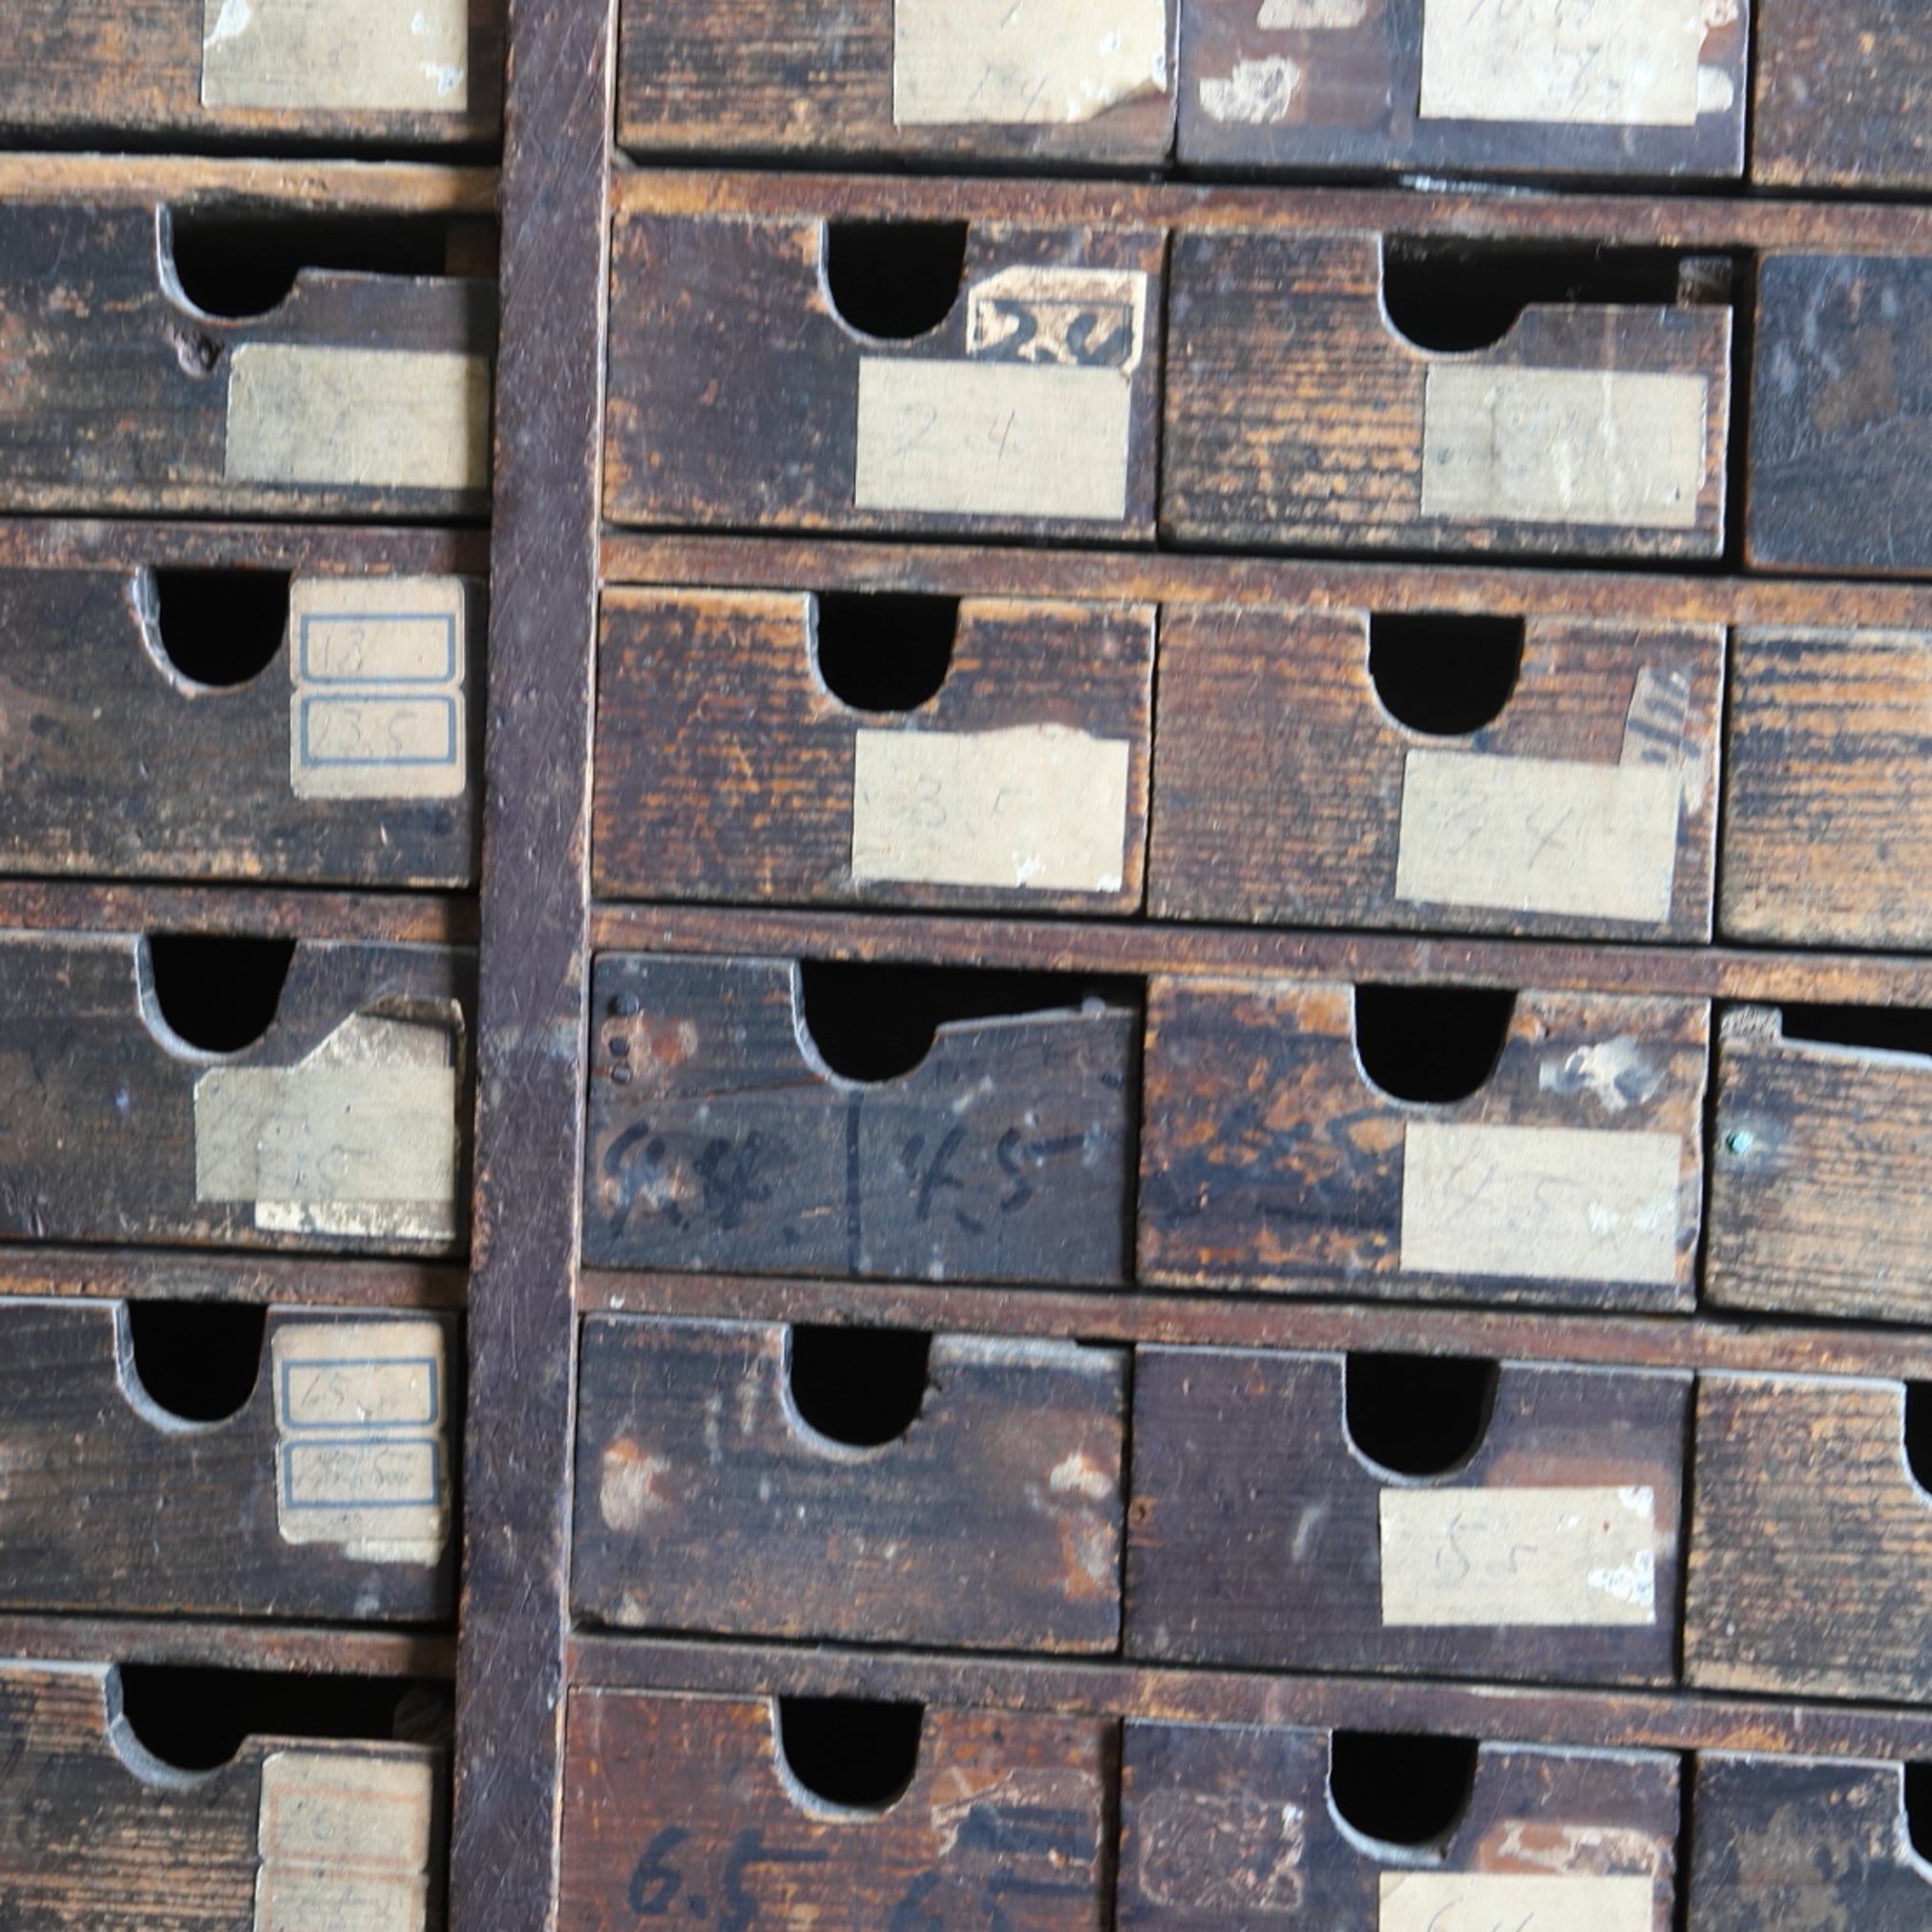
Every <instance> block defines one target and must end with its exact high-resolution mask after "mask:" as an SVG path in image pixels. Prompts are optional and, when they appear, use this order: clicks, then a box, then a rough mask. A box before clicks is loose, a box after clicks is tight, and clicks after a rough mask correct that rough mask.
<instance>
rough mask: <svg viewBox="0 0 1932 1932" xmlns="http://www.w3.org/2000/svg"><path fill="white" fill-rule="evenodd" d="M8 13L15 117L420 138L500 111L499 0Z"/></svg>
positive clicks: (282, 2) (342, 138) (185, 1)
mask: <svg viewBox="0 0 1932 1932" xmlns="http://www.w3.org/2000/svg"><path fill="white" fill-rule="evenodd" d="M8 26H9V28H10V30H11V31H10V43H11V44H10V49H9V52H10V60H9V62H8V65H7V68H6V70H5V72H4V73H0V129H4V130H7V131H9V132H14V131H22V130H30V129H31V130H32V131H34V132H36V133H41V134H51V133H58V134H62V135H69V136H72V135H81V134H93V133H98V132H100V131H103V130H109V129H112V130H117V131H119V132H120V133H121V134H122V135H123V136H125V135H127V134H129V133H134V134H137V135H140V136H156V135H159V134H163V133H165V134H170V135H175V136H185V137H186V138H187V139H188V140H189V141H191V142H192V141H197V140H217V139H220V140H224V141H225V140H236V139H252V140H253V141H255V142H256V143H257V144H258V145H261V144H268V143H274V142H279V141H281V140H283V139H285V138H288V137H292V136H306V137H308V138H310V139H325V138H326V140H328V141H329V142H331V143H332V144H337V145H340V144H346V143H347V144H354V143H362V142H382V143H385V144H389V145H398V146H400V145H405V144H406V145H408V146H410V147H419V146H423V145H425V144H428V143H431V142H444V141H485V140H491V139H494V136H495V135H496V133H497V129H498V126H499V124H500V122H501V119H502V112H503V5H502V0H429V4H428V5H427V6H426V5H422V4H420V0H415V4H412V5H410V6H392V5H387V4H385V0H335V4H332V5H331V6H329V7H327V8H326V9H319V8H309V7H305V6H303V5H301V4H299V0H266V4H264V0H252V4H251V5H250V6H249V7H248V9H247V10H246V11H245V12H244V11H243V10H241V9H240V8H237V7H230V6H227V5H226V4H225V0H158V4H155V5H150V6H143V7H139V8H132V9H130V8H122V7H116V6H91V7H73V6H71V5H67V4H64V0H10V5H9V8H8ZM144 144H147V143H144Z"/></svg>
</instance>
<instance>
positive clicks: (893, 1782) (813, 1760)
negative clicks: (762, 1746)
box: [775, 1697, 926, 1813]
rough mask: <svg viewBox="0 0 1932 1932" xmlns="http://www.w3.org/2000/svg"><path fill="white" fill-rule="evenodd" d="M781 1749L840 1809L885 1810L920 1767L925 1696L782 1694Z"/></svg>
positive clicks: (808, 1789) (820, 1795)
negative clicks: (910, 1699)
mask: <svg viewBox="0 0 1932 1932" xmlns="http://www.w3.org/2000/svg"><path fill="white" fill-rule="evenodd" d="M777 1704H778V1710H777V1723H776V1727H775V1731H776V1737H777V1744H778V1755H779V1759H780V1761H781V1763H782V1764H783V1765H784V1767H785V1769H786V1771H787V1772H788V1774H789V1775H790V1776H791V1777H792V1778H793V1779H794V1780H795V1781H796V1782H797V1783H798V1785H799V1786H800V1787H801V1788H802V1789H803V1791H804V1793H805V1795H806V1796H807V1797H809V1798H812V1799H816V1800H817V1801H818V1802H819V1803H820V1804H825V1805H830V1806H832V1807H834V1808H836V1809H837V1810H840V1811H864V1812H874V1813H877V1812H885V1811H890V1810H891V1809H892V1807H893V1805H894V1804H896V1803H897V1802H898V1801H899V1799H900V1798H902V1797H903V1796H905V1795H906V1792H907V1791H908V1789H910V1787H911V1785H912V1782H913V1778H914V1774H915V1773H916V1772H917V1770H918V1768H919V1732H920V1729H921V1727H922V1726H923V1724H924V1723H925V1718H926V1711H925V1706H924V1705H922V1704H879V1703H873V1702H872V1701H870V1700H869V1699H866V1698H859V1697H781V1698H779V1699H778V1700H777Z"/></svg>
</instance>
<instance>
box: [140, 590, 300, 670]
mask: <svg viewBox="0 0 1932 1932" xmlns="http://www.w3.org/2000/svg"><path fill="white" fill-rule="evenodd" d="M288 580H289V579H288V573H287V572H286V571H281V570H146V571H142V572H141V573H140V575H139V576H138V577H136V579H135V585H134V596H135V608H136V614H137V615H138V617H139V618H140V620H141V625H142V632H143V635H144V636H145V637H146V639H147V641H148V646H149V648H150V649H151V650H152V651H153V652H154V653H155V655H156V656H157V657H158V659H159V660H160V662H162V664H163V665H164V666H165V667H166V668H167V669H169V670H170V671H172V672H174V673H175V674H176V676H178V677H179V678H180V679H182V680H183V681H185V682H186V683H190V684H200V685H206V686H209V687H211V688H214V689H218V690H227V689H231V688H233V687H234V686H236V685H238V684H246V683H249V682H251V681H252V680H253V679H255V678H259V677H260V676H261V675H262V673H263V671H265V670H266V669H267V668H268V666H269V665H270V664H271V663H273V662H275V657H276V654H277V653H278V652H279V651H280V650H281V648H282V641H283V639H284V636H285V635H286V634H287V630H288Z"/></svg>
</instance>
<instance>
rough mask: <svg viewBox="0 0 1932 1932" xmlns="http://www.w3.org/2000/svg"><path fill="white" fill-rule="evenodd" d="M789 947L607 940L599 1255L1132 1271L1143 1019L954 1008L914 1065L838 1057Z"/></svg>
mask: <svg viewBox="0 0 1932 1932" xmlns="http://www.w3.org/2000/svg"><path fill="white" fill-rule="evenodd" d="M795 983H796V982H795V972H794V968H793V967H792V966H791V965H790V964H789V963H788V962H787V961H785V960H770V959H667V958H651V957H648V956H625V955H616V956H612V955H606V956H602V957H600V958H599V960H598V961H597V964H596V970H595V977H594V980H593V984H592V993H591V1005H592V1025H593V1028H594V1031H593V1034H592V1039H591V1050H590V1108H589V1118H588V1145H587V1146H586V1149H585V1160H584V1233H583V1252H584V1256H585V1258H586V1259H587V1260H590V1261H594V1262H599V1263H602V1264H605V1265H615V1266H618V1267H633V1268H637V1267H671V1268H683V1269H693V1268H717V1269H723V1270H725V1271H739V1272H743V1271H750V1270H759V1269H768V1268H783V1269H786V1270H791V1271H798V1272H801V1273H806V1274H851V1275H862V1274H892V1275H907V1276H912V1277H914V1278H917V1279H921V1280H941V1279H944V1278H946V1277H948V1276H955V1277H958V1276H963V1277H965V1278H968V1279H980V1280H989V1281H1097V1282H1109V1281H1119V1280H1121V1279H1123V1278H1124V1274H1125V1271H1126V1253H1125V1247H1126V1240H1125V1224H1126V1221H1127V1218H1128V1215H1129V1212H1130V1208H1129V1202H1128V1190H1129V1186H1130V1183H1129V1179H1128V1176H1129V1171H1130V1166H1131V1161H1132V1142H1131V1134H1132V1119H1133V1110H1134V1098H1135V1097H1134V1093H1133V1090H1132V1089H1133V1069H1134V1061H1135V1053H1136V1047H1137V1041H1138V1036H1139V1030H1140V1020H1139V1016H1138V1015H1137V1014H1135V1013H1132V1012H1129V1011H1127V1010H1125V1009H1124V1008H1122V1007H1118V1006H1108V1005H1104V1004H1101V1003H1098V1002H1095V1003H1091V1004H1088V1005H1085V1006H1082V1005H1080V1004H1079V1003H1078V1002H1079V1000H1080V993H1081V987H1080V982H1079V981H1078V980H1074V981H1070V982H1069V983H1068V1001H1069V1005H1068V1008H1067V1009H1063V1010H1059V1011H1049V1012H1034V1013H1024V1014H1017V1015H1004V1014H1002V1015H998V1016H996V1017H994V1018H991V1019H960V1020H954V1021H950V1022H947V1023H946V1024H944V1025H942V1026H941V1027H940V1028H939V1029H938V1031H937V1033H936V1035H935V1039H934V1043H933V1046H932V1048H931V1050H930V1051H929V1053H928V1054H927V1056H926V1058H925V1059H924V1060H923V1061H921V1062H920V1063H919V1065H918V1066H917V1067H915V1068H914V1070H913V1071H912V1072H911V1073H908V1074H905V1075H902V1076H900V1077H899V1078H896V1079H893V1080H888V1081H881V1082H853V1081H849V1080H844V1079H841V1078H839V1077H837V1076H834V1075H830V1073H828V1072H827V1071H825V1070H824V1068H823V1062H820V1061H817V1060H816V1056H815V1055H813V1056H808V1054H807V1051H806V1049H805V1048H804V1046H803V1045H802V1043H801V1039H800V1033H801V1021H800V1019H799V1017H798V1016H799V1012H800V1009H799V1006H798V1000H799V998H800V996H799V994H798V993H797V992H796V990H795Z"/></svg>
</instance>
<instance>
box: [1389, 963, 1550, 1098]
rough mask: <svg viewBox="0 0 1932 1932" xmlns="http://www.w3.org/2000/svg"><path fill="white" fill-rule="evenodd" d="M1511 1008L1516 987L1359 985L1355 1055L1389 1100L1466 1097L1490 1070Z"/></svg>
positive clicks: (1499, 1052) (1476, 1089)
mask: <svg viewBox="0 0 1932 1932" xmlns="http://www.w3.org/2000/svg"><path fill="white" fill-rule="evenodd" d="M1515 1011H1516V995H1515V994H1514V993H1511V992H1508V991H1495V990H1492V989H1491V988H1488V987H1481V986H1357V987H1356V988H1355V1058H1356V1060H1357V1061H1359V1063H1360V1065H1361V1070H1362V1073H1363V1074H1364V1076H1365V1077H1366V1078H1367V1079H1368V1080H1370V1081H1371V1082H1374V1084H1375V1085H1376V1086H1377V1087H1378V1088H1380V1090H1381V1091H1382V1092H1383V1093H1385V1094H1388V1095H1389V1096H1391V1098H1393V1099H1395V1100H1398V1101H1409V1102H1412V1103H1416V1104H1418V1105H1443V1104H1446V1103H1450V1102H1454V1101H1463V1100H1467V1099H1468V1098H1469V1097H1470V1095H1471V1094H1474V1093H1477V1092H1479V1091H1480V1090H1481V1088H1482V1087H1483V1086H1484V1085H1485V1084H1486V1083H1487V1082H1488V1080H1489V1077H1490V1075H1491V1074H1493V1073H1494V1072H1495V1071H1496V1065H1497V1061H1499V1060H1501V1059H1502V1047H1503V1041H1504V1040H1505V1038H1506V1037H1507V1035H1508V1032H1509V1021H1510V1018H1511V1016H1512V1015H1513V1014H1514V1013H1515Z"/></svg>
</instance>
